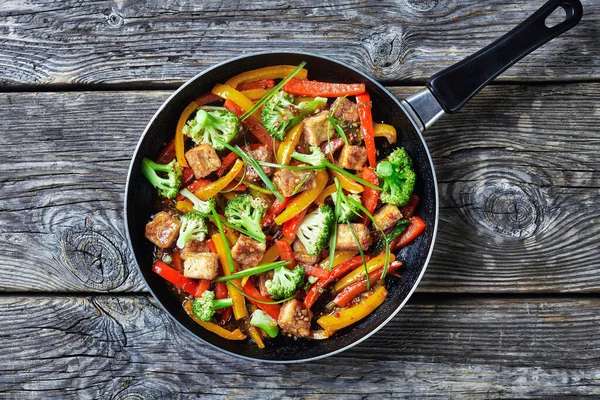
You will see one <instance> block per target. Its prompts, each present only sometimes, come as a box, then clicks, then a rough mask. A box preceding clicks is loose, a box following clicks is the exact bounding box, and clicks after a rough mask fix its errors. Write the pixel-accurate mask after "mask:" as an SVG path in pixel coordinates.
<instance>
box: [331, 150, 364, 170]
mask: <svg viewBox="0 0 600 400" xmlns="http://www.w3.org/2000/svg"><path fill="white" fill-rule="evenodd" d="M338 162H339V164H340V167H342V168H345V169H352V170H355V171H362V170H363V168H364V165H365V163H366V162H367V149H365V148H364V147H363V146H348V145H346V146H344V147H343V148H342V151H341V152H340V158H339V160H338Z"/></svg>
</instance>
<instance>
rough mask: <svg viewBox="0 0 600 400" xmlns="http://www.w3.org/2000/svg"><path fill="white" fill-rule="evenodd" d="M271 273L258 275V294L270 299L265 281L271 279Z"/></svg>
mask: <svg viewBox="0 0 600 400" xmlns="http://www.w3.org/2000/svg"><path fill="white" fill-rule="evenodd" d="M273 274H274V272H273V271H267V272H263V273H262V274H259V275H258V281H257V282H258V284H257V286H258V290H259V291H260V294H262V295H263V296H268V297H270V296H271V294H270V293H269V291H268V290H267V285H266V283H267V281H268V280H270V279H273Z"/></svg>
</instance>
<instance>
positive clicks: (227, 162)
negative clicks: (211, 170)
mask: <svg viewBox="0 0 600 400" xmlns="http://www.w3.org/2000/svg"><path fill="white" fill-rule="evenodd" d="M238 158H239V156H238V155H237V154H235V153H229V154H227V155H226V156H225V158H223V160H221V167H219V169H218V170H217V171H216V172H215V174H217V176H218V177H219V178H220V177H222V176H223V175H225V174H226V173H227V172H229V170H230V169H231V167H233V164H235V161H236V160H237V159H238Z"/></svg>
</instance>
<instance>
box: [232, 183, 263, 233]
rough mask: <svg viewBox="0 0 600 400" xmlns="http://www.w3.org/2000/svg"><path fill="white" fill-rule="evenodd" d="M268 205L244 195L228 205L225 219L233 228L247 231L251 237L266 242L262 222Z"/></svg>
mask: <svg viewBox="0 0 600 400" xmlns="http://www.w3.org/2000/svg"><path fill="white" fill-rule="evenodd" d="M267 208H268V205H267V203H266V202H265V201H264V200H263V199H259V198H254V197H252V196H251V195H249V194H242V195H239V196H238V197H236V198H235V199H233V200H231V201H230V202H229V203H227V207H225V218H227V221H228V222H229V223H231V224H232V225H233V226H236V227H239V228H243V229H245V230H246V231H247V232H248V233H249V234H250V235H249V236H250V237H252V238H254V239H256V240H258V241H261V242H265V241H266V236H265V234H264V233H263V231H262V227H261V225H260V220H261V219H262V217H263V216H264V215H265V211H266V210H267Z"/></svg>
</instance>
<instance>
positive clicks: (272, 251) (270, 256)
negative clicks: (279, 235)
mask: <svg viewBox="0 0 600 400" xmlns="http://www.w3.org/2000/svg"><path fill="white" fill-rule="evenodd" d="M278 258H279V248H278V247H277V245H275V244H274V245H272V246H271V247H269V248H268V249H267V251H265V254H263V256H262V258H261V259H260V261H259V263H258V265H263V264H270V263H272V262H275V261H277V259H278Z"/></svg>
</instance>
